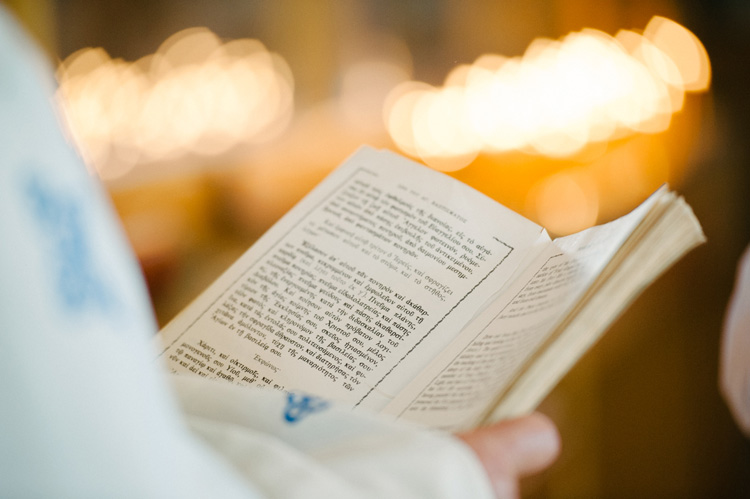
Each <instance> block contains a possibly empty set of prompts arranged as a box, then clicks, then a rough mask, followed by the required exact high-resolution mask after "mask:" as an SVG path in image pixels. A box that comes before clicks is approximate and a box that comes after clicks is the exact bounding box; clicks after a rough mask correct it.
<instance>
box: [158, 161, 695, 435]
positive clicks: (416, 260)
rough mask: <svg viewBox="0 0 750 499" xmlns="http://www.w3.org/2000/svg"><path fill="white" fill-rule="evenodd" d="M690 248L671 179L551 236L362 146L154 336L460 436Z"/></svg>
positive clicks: (207, 371)
mask: <svg viewBox="0 0 750 499" xmlns="http://www.w3.org/2000/svg"><path fill="white" fill-rule="evenodd" d="M703 241H704V236H703V233H702V230H701V227H700V225H699V223H698V221H697V220H696V218H695V216H694V215H693V212H692V210H691V209H690V207H689V206H688V205H687V204H686V203H685V202H684V200H683V199H682V198H680V197H678V196H676V195H675V194H674V193H672V192H670V191H669V190H668V189H667V188H666V187H662V188H661V189H659V190H658V191H657V192H656V193H654V194H653V195H652V196H651V197H649V198H648V199H647V200H646V201H645V202H644V203H643V204H642V205H641V206H639V207H638V208H636V209H635V210H634V211H633V212H631V213H630V214H628V215H626V216H624V217H622V218H620V219H618V220H616V221H614V222H611V223H608V224H605V225H601V226H597V227H593V228H590V229H587V230H584V231H582V232H580V233H577V234H573V235H570V236H567V237H561V238H557V239H555V240H551V239H550V237H549V236H548V235H547V233H546V231H545V230H544V229H543V228H542V227H540V226H539V225H537V224H535V223H533V222H531V221H529V220H527V219H525V218H523V217H522V216H520V215H518V214H517V213H514V212H513V211H511V210H509V209H507V208H505V207H504V206H502V205H500V204H498V203H496V202H495V201H493V200H491V199H489V198H488V197H486V196H484V195H483V194H480V193H479V192H477V191H475V190H473V189H472V188H470V187H468V186H466V185H464V184H462V183H461V182H459V181H457V180H455V179H452V178H450V177H448V176H447V175H444V174H442V173H438V172H436V171H433V170H430V169H428V168H426V167H424V166H421V165H419V164H417V163H414V162H412V161H409V160H407V159H405V158H402V157H400V156H398V155H396V154H393V153H390V152H387V151H377V150H374V149H371V148H367V147H363V148H361V149H360V150H359V151H358V152H357V153H355V154H354V155H353V156H351V157H350V158H349V159H348V160H347V161H345V162H344V163H343V164H342V165H341V166H340V167H339V168H338V169H336V170H335V171H334V172H333V173H331V174H330V175H329V176H328V177H327V178H326V179H325V180H324V181H323V182H321V183H320V184H319V185H318V186H317V187H316V188H315V189H314V190H313V191H312V192H311V193H310V194H308V195H307V196H306V197H305V198H304V199H303V200H302V201H300V202H299V203H298V204H297V205H296V206H295V207H294V208H293V209H292V210H291V211H289V212H288V213H287V214H286V215H285V216H284V217H283V218H282V219H281V220H280V221H279V222H278V223H276V224H275V225H274V226H273V227H272V228H271V229H270V230H269V231H268V232H267V233H266V234H265V235H264V236H263V237H262V238H261V239H260V240H258V241H257V243H256V244H254V245H253V246H252V247H251V248H250V249H249V250H248V251H247V252H246V253H245V254H244V255H243V256H242V257H241V258H240V259H239V260H238V261H237V262H236V263H234V264H233V265H232V266H231V267H230V268H229V269H228V270H227V271H226V272H225V273H224V274H223V275H222V276H221V277H219V278H218V279H217V280H216V281H215V282H214V283H213V284H212V285H211V286H210V287H209V288H208V289H207V290H206V291H205V292H204V293H203V294H202V295H200V296H199V297H198V298H197V299H196V300H195V301H193V303H191V304H190V306H188V307H187V308H186V309H185V310H184V311H183V312H181V313H180V314H179V315H178V316H177V317H176V318H175V319H174V320H172V321H171V322H170V323H169V324H168V325H167V326H166V327H165V328H164V329H163V330H162V331H161V334H160V336H161V337H160V344H161V348H160V352H161V353H160V357H162V358H164V359H165V361H166V362H167V364H168V366H169V368H170V369H171V370H172V371H174V372H175V373H186V374H191V373H192V374H195V375H199V376H206V377H212V378H224V379H226V380H227V381H228V382H231V383H236V384H240V385H260V386H265V387H271V388H275V389H279V390H287V391H291V390H301V391H305V392H309V393H313V394H317V395H320V396H322V397H326V398H329V399H334V400H337V401H339V402H342V403H344V404H348V405H350V406H351V407H352V408H367V409H370V410H373V411H377V412H382V413H385V414H391V415H393V416H394V417H398V418H405V419H407V420H412V421H417V422H420V423H423V424H425V425H428V426H432V427H438V428H444V429H451V430H455V429H465V428H469V427H473V426H476V425H480V424H483V423H486V422H490V421H495V420H497V419H501V418H505V417H511V416H515V415H520V414H523V413H526V412H529V411H531V410H533V408H534V407H535V406H536V405H537V404H538V403H539V402H540V401H541V400H542V399H543V398H544V397H545V396H546V394H547V393H548V392H549V391H550V390H551V389H552V388H553V387H554V386H555V384H556V383H557V382H558V381H559V379H560V378H561V377H562V376H563V375H564V374H565V373H566V372H567V371H568V370H569V369H570V368H571V367H572V365H573V364H574V363H575V362H576V361H577V359H578V358H579V357H580V356H581V355H582V354H583V353H584V352H585V351H586V350H587V349H588V348H589V347H590V346H591V345H592V344H593V343H594V342H595V341H596V339H597V338H598V337H599V336H600V335H601V334H602V333H603V332H604V331H605V330H606V329H607V327H608V326H609V325H610V324H611V323H612V322H613V321H614V319H615V318H616V317H617V316H618V315H619V314H620V312H621V311H622V310H623V309H624V308H625V307H626V306H627V305H628V304H629V303H630V302H631V301H632V300H633V299H634V298H635V297H636V295H637V294H638V293H639V292H640V291H641V290H642V289H644V287H645V286H647V285H648V284H649V283H650V282H652V281H653V280H654V279H655V278H656V277H657V276H658V275H659V274H660V273H661V272H663V271H664V270H665V269H667V268H668V267H669V266H670V265H671V264H672V263H674V262H675V261H676V260H677V259H679V258H680V257H681V256H682V255H683V254H685V253H686V252H687V251H688V250H690V249H691V248H693V247H694V246H696V245H698V244H700V243H701V242H703Z"/></svg>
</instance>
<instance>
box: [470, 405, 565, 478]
mask: <svg viewBox="0 0 750 499" xmlns="http://www.w3.org/2000/svg"><path fill="white" fill-rule="evenodd" d="M461 438H463V439H464V441H466V442H467V443H468V444H469V445H470V446H471V447H472V448H473V449H474V451H475V452H476V453H477V455H478V456H479V458H480V460H481V461H482V462H483V464H484V465H485V467H486V468H488V471H490V468H494V469H496V470H498V471H500V472H502V473H508V474H511V475H513V476H517V477H522V476H526V475H529V474H533V473H536V472H538V471H541V470H542V469H544V468H546V467H547V466H549V465H550V464H551V463H552V462H553V461H554V460H555V459H556V458H557V456H558V454H559V453H560V436H559V434H558V432H557V428H556V427H555V425H554V424H553V423H552V421H550V419H549V418H547V417H546V416H544V415H543V414H539V413H534V414H531V415H529V416H524V417H521V418H517V419H512V420H508V421H502V422H500V423H496V424H494V425H491V426H487V427H483V428H479V429H476V430H473V431H471V432H469V433H467V434H464V435H461Z"/></svg>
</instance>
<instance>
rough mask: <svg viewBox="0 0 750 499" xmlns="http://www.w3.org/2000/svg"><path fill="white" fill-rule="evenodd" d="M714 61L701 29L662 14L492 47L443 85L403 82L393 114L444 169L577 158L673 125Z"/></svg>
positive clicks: (396, 135)
mask: <svg viewBox="0 0 750 499" xmlns="http://www.w3.org/2000/svg"><path fill="white" fill-rule="evenodd" d="M709 75H710V68H709V63H708V57H707V55H706V53H705V50H704V49H703V46H702V45H701V44H700V42H699V41H698V39H697V38H696V37H695V36H694V35H693V34H692V33H690V32H689V31H688V30H687V29H685V28H683V27H682V26H680V25H679V24H677V23H675V22H674V21H670V20H667V19H665V18H661V17H656V18H654V19H653V20H652V21H651V22H650V23H649V25H648V26H647V28H646V31H645V33H644V35H640V34H638V33H636V32H634V31H621V32H620V33H618V34H617V35H616V36H615V37H612V36H610V35H608V34H606V33H603V32H601V31H597V30H593V29H584V30H583V31H581V32H577V33H571V34H569V35H567V36H566V37H564V38H562V39H560V40H549V39H537V40H535V41H534V42H532V43H531V44H530V45H529V47H528V49H527V50H526V52H525V53H524V55H523V56H522V57H514V58H506V57H504V56H501V55H484V56H482V57H480V58H479V59H477V61H476V62H475V63H474V64H473V65H471V66H458V67H456V68H455V69H454V70H453V71H452V72H451V73H450V74H449V75H448V77H447V78H446V81H445V84H444V85H443V86H442V87H440V88H433V87H429V86H426V85H422V86H417V85H415V83H414V82H409V83H406V84H403V85H401V86H399V87H398V88H396V89H395V90H394V91H393V93H392V94H391V96H390V98H389V104H388V106H387V108H386V116H385V122H386V126H387V128H388V131H389V133H390V135H391V137H392V139H393V140H394V142H395V143H396V144H397V146H398V147H400V148H401V149H402V150H403V151H404V152H406V153H408V154H411V155H413V156H419V157H420V158H421V159H422V160H424V161H425V162H426V163H427V164H429V165H432V166H435V167H436V168H439V169H443V170H456V169H459V168H462V167H463V166H465V165H466V164H468V163H469V162H471V161H472V160H473V158H475V157H476V156H477V155H478V154H480V153H482V152H486V153H502V152H507V151H524V152H531V153H535V154H538V155H541V156H546V157H550V158H568V157H572V156H574V155H576V154H578V153H580V152H581V151H582V150H584V148H586V147H587V146H588V145H589V144H592V143H597V142H607V141H611V140H615V139H621V138H624V137H627V136H630V135H632V134H635V133H649V134H653V133H659V132H663V131H665V130H666V129H667V128H668V127H669V125H670V123H671V117H672V114H673V113H675V112H678V111H679V110H681V109H682V106H683V104H684V94H685V92H686V91H700V90H705V89H706V88H707V86H708V82H709Z"/></svg>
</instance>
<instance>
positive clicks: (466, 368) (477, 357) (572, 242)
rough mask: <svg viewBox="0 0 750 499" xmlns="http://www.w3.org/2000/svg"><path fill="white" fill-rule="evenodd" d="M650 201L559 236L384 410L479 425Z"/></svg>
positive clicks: (440, 422)
mask: <svg viewBox="0 0 750 499" xmlns="http://www.w3.org/2000/svg"><path fill="white" fill-rule="evenodd" d="M653 203H654V199H650V200H649V201H647V202H646V203H644V204H643V205H641V207H639V208H638V209H636V210H635V211H634V212H632V213H631V214H629V215H627V216H625V217H623V218H621V219H619V220H616V221H614V222H611V223H609V224H606V225H602V226H598V227H593V228H590V229H587V230H585V231H582V232H580V233H578V234H574V235H571V236H568V237H565V238H560V239H557V240H555V242H554V244H552V245H550V246H549V247H547V248H546V249H545V251H544V252H543V253H542V254H540V255H539V256H538V257H536V260H535V262H534V263H532V264H531V265H529V266H528V268H527V269H526V270H525V271H524V272H523V273H522V274H520V275H518V276H517V277H515V278H514V283H513V284H512V286H511V287H509V288H508V289H506V290H505V291H504V293H503V294H502V295H500V296H499V297H497V298H496V300H495V302H494V303H493V304H492V305H490V306H489V307H488V308H487V309H486V310H484V311H483V312H482V314H481V315H480V316H478V317H477V318H476V319H475V320H474V321H472V323H471V324H470V325H468V326H467V328H466V329H465V330H464V331H462V333H461V335H460V336H458V337H457V338H456V340H454V342H453V343H452V344H451V345H450V346H449V347H447V348H446V349H445V351H444V352H443V355H442V356H441V357H439V358H437V359H436V360H435V361H433V363H432V364H431V365H430V367H428V368H427V369H426V370H425V371H424V372H423V373H421V374H420V376H419V377H417V378H416V379H415V381H414V382H412V383H411V384H410V385H409V387H407V388H406V389H405V390H404V391H403V392H402V393H401V394H400V395H399V397H398V398H397V399H395V400H394V402H393V403H391V404H390V405H389V406H388V407H387V408H386V409H385V412H387V413H390V414H394V415H396V416H398V417H403V418H406V419H409V420H413V421H416V422H419V423H422V424H425V425H428V426H434V427H440V428H444V429H450V430H455V429H465V428H471V427H473V426H476V425H477V424H478V423H479V422H480V420H481V419H482V418H483V417H484V413H485V412H486V411H487V410H488V407H490V406H492V405H494V402H495V401H496V399H497V398H498V396H499V395H498V394H502V393H503V391H504V390H505V388H506V387H507V386H509V385H510V384H511V383H512V382H513V381H514V379H515V378H516V377H517V376H518V374H519V372H520V371H521V370H522V369H523V367H524V365H525V364H526V363H527V362H529V359H531V358H532V356H533V354H534V352H536V351H537V350H538V349H539V348H540V346H541V345H542V344H543V343H544V342H545V340H546V339H547V337H548V336H549V335H550V333H551V332H552V331H554V329H555V327H556V326H557V324H558V323H559V322H560V321H561V320H562V318H563V317H564V316H565V315H566V314H567V313H568V311H569V310H570V309H571V308H572V307H573V306H574V305H575V304H576V302H577V301H578V300H579V299H580V297H581V296H582V295H583V294H584V293H585V292H586V290H587V289H588V287H589V286H590V285H591V283H592V282H593V281H594V279H595V278H596V277H597V276H598V275H599V274H600V273H601V272H602V270H603V269H604V268H605V267H606V265H607V263H608V262H609V261H610V260H611V259H612V257H613V256H614V255H615V253H616V252H617V251H618V249H619V248H620V247H621V246H622V244H623V242H624V241H625V240H626V239H627V238H628V237H629V236H630V234H631V233H632V232H633V230H634V229H635V228H636V227H637V225H638V224H639V223H640V222H641V221H642V220H643V218H644V217H645V215H646V213H647V211H648V209H650V206H651V205H652V204H653Z"/></svg>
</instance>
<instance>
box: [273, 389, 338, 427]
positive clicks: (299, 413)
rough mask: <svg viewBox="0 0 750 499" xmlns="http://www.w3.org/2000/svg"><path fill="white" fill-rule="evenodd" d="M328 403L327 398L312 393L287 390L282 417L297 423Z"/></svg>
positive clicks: (325, 406)
mask: <svg viewBox="0 0 750 499" xmlns="http://www.w3.org/2000/svg"><path fill="white" fill-rule="evenodd" d="M329 405H330V403H329V402H328V401H327V400H325V399H322V398H320V397H315V396H314V395H307V394H304V393H294V392H289V393H288V394H287V396H286V407H285V408H284V419H285V420H286V421H287V422H289V423H298V422H299V421H301V420H302V419H304V418H305V417H307V416H309V415H310V414H313V413H315V412H319V411H322V410H323V409H326V408H327V407H328V406H329Z"/></svg>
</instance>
